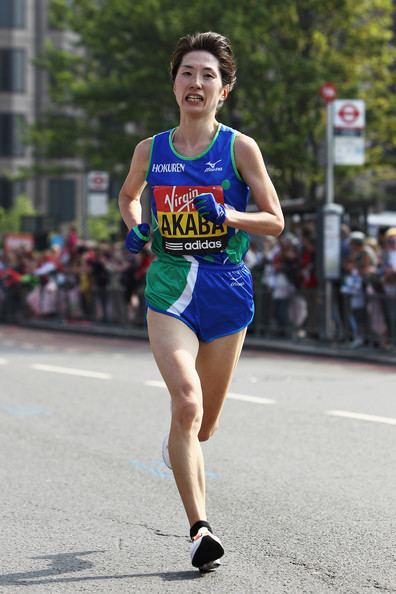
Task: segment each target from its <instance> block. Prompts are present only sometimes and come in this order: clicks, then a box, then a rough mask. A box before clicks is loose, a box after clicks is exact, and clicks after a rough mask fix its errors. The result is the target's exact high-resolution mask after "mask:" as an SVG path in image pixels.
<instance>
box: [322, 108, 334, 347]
mask: <svg viewBox="0 0 396 594" xmlns="http://www.w3.org/2000/svg"><path fill="white" fill-rule="evenodd" d="M333 119H334V116H333V101H328V102H327V105H326V206H327V207H328V206H330V205H332V204H334V132H333ZM324 228H325V225H324ZM332 288H333V285H332V281H331V280H329V279H325V281H324V307H325V319H324V322H325V328H324V330H325V338H326V340H331V338H332V335H333V331H332V317H333V316H332V311H333V295H332Z"/></svg>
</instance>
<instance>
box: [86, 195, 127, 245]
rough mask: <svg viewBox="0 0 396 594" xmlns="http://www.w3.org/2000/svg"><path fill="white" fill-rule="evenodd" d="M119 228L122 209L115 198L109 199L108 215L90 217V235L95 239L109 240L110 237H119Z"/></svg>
mask: <svg viewBox="0 0 396 594" xmlns="http://www.w3.org/2000/svg"><path fill="white" fill-rule="evenodd" d="M119 229H120V211H119V209H118V205H117V202H116V201H115V200H110V201H109V207H108V212H107V214H106V215H102V216H100V217H89V218H88V235H89V237H90V238H91V239H94V240H95V241H108V239H109V237H117V236H118V234H119Z"/></svg>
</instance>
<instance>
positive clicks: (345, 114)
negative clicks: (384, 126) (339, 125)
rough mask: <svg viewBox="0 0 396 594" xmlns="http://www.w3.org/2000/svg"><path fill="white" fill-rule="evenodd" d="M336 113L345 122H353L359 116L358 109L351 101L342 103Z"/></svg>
mask: <svg viewBox="0 0 396 594" xmlns="http://www.w3.org/2000/svg"><path fill="white" fill-rule="evenodd" d="M338 115H339V116H340V118H341V119H342V120H343V121H344V122H345V123H346V124H349V125H351V124H353V123H354V122H356V120H357V119H358V117H359V116H360V111H359V110H358V109H357V107H356V105H354V104H353V103H344V104H343V105H342V107H341V109H340V110H339V111H338Z"/></svg>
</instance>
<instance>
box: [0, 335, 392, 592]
mask: <svg viewBox="0 0 396 594" xmlns="http://www.w3.org/2000/svg"><path fill="white" fill-rule="evenodd" d="M0 345H1V346H0V451H1V464H0V480H1V489H0V514H1V524H0V552H1V555H0V559H1V572H0V573H1V575H0V592H5V593H7V594H13V593H14V592H15V593H16V592H18V593H19V592H26V593H28V594H46V593H49V594H63V593H68V594H69V593H70V594H75V593H80V592H88V593H95V594H102V593H103V594H107V593H115V594H127V593H128V594H129V593H133V592H138V593H150V594H151V593H154V594H156V593H168V592H169V593H170V592H172V593H176V594H177V593H182V594H188V593H190V592H194V594H199V593H205V594H206V593H216V594H217V593H219V594H223V593H224V594H230V593H237V594H248V593H253V592H254V593H270V594H280V593H287V594H289V593H290V594H291V593H299V594H300V593H304V594H305V593H312V594H321V593H330V592H331V593H333V592H334V593H336V592H337V593H338V592H342V593H345V594H366V593H367V594H369V593H376V594H378V593H379V592H396V447H395V446H396V389H395V386H396V373H395V371H394V370H393V369H392V368H389V367H379V366H374V365H367V364H364V365H363V364H354V363H345V362H343V363H341V362H334V361H326V360H317V359H308V358H298V357H295V356H292V355H272V354H268V353H260V352H257V351H255V352H248V351H244V353H243V356H242V358H241V361H240V364H239V366H238V369H237V371H236V375H235V380H234V382H233V384H232V388H231V392H232V393H231V395H230V398H229V400H228V401H227V403H226V406H225V409H224V413H223V417H222V423H221V427H220V430H219V432H218V433H217V434H216V436H215V437H213V438H212V440H211V441H209V442H208V443H206V444H204V451H205V458H206V466H207V468H206V470H207V489H208V510H209V520H210V521H211V523H212V524H213V526H214V528H215V530H216V532H217V533H218V535H219V536H220V537H221V538H222V540H223V543H224V546H225V548H226V555H225V557H224V561H223V565H222V567H221V568H220V569H219V570H218V571H217V572H216V573H213V574H209V575H205V576H202V575H200V574H199V573H198V572H197V571H195V570H194V569H193V568H192V567H191V565H190V559H189V542H188V540H187V534H188V526H187V522H186V519H185V516H184V512H183V509H182V507H181V503H180V502H179V497H178V494H177V492H176V488H175V486H174V483H173V480H172V474H171V472H170V471H169V470H167V469H166V468H165V466H164V465H163V463H162V461H161V442H162V437H163V434H164V433H165V431H166V429H167V426H168V423H169V398H168V395H167V392H166V390H165V389H164V387H163V385H162V383H161V378H160V376H159V373H158V371H157V370H156V367H155V365H154V362H153V360H152V356H151V354H150V350H149V347H148V345H147V343H146V342H143V341H142V342H133V341H126V340H116V339H107V338H106V339H102V338H94V337H88V336H80V335H79V336H74V335H70V334H67V335H65V334H61V333H50V332H42V331H34V330H24V329H18V328H14V327H4V326H3V327H0Z"/></svg>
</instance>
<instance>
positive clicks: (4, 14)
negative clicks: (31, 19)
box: [0, 0, 25, 29]
mask: <svg viewBox="0 0 396 594" xmlns="http://www.w3.org/2000/svg"><path fill="white" fill-rule="evenodd" d="M24 28H25V0H0V29H24Z"/></svg>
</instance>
